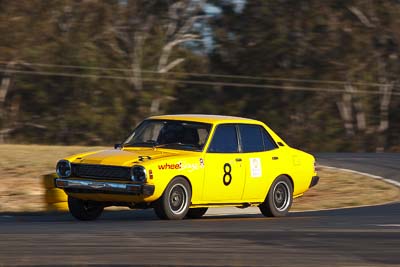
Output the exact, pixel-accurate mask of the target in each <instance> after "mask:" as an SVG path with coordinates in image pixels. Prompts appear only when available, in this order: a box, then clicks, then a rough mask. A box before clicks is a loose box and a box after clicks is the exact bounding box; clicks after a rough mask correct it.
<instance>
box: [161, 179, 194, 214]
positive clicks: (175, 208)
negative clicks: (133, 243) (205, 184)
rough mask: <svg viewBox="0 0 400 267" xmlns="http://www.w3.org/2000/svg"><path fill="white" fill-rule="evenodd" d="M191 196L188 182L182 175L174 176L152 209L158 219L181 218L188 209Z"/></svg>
mask: <svg viewBox="0 0 400 267" xmlns="http://www.w3.org/2000/svg"><path fill="white" fill-rule="evenodd" d="M191 198H192V191H191V189H190V185H189V182H188V181H187V180H186V179H184V178H182V177H176V178H174V179H173V180H172V181H171V182H170V183H169V184H168V186H167V188H166V189H165V191H164V193H163V194H162V196H161V197H160V198H159V199H158V200H157V201H156V203H155V205H154V211H155V213H156V215H157V216H158V217H159V218H160V219H163V220H181V219H183V218H184V217H185V216H186V214H187V212H188V210H189V206H190V200H191Z"/></svg>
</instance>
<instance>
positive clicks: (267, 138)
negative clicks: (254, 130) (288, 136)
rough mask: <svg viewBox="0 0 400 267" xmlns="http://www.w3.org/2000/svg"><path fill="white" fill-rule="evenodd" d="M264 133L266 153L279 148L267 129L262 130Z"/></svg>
mask: <svg viewBox="0 0 400 267" xmlns="http://www.w3.org/2000/svg"><path fill="white" fill-rule="evenodd" d="M261 131H262V133H263V141H264V148H265V151H268V150H273V149H276V148H278V146H277V145H276V143H275V141H274V140H273V139H272V137H271V136H270V135H269V134H268V133H267V131H266V130H265V129H261Z"/></svg>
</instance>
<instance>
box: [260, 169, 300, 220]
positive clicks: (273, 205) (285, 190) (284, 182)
mask: <svg viewBox="0 0 400 267" xmlns="http://www.w3.org/2000/svg"><path fill="white" fill-rule="evenodd" d="M292 202H293V186H292V183H291V182H290V180H289V178H288V177H287V176H279V177H278V178H276V179H275V181H274V182H273V183H272V185H271V187H270V189H269V192H268V195H267V197H266V198H265V200H264V202H263V203H262V204H260V206H259V208H260V211H261V213H262V214H263V215H264V216H269V217H271V216H272V217H282V216H286V215H287V214H288V213H289V209H290V207H291V206H292Z"/></svg>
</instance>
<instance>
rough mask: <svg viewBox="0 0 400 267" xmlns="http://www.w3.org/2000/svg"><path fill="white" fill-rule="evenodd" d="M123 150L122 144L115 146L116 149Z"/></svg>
mask: <svg viewBox="0 0 400 267" xmlns="http://www.w3.org/2000/svg"><path fill="white" fill-rule="evenodd" d="M121 148H122V144H114V149H121Z"/></svg>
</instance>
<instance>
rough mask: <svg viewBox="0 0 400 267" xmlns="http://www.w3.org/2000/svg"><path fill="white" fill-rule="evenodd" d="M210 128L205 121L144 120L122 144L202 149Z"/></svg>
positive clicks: (126, 145)
mask: <svg viewBox="0 0 400 267" xmlns="http://www.w3.org/2000/svg"><path fill="white" fill-rule="evenodd" d="M210 129H211V124H207V123H199V122H190V121H175V120H145V121H143V122H142V123H141V124H140V125H139V126H138V127H137V128H136V129H135V130H134V132H133V133H132V135H131V136H130V137H129V138H128V139H127V140H126V141H125V142H124V144H123V146H124V147H141V146H142V147H162V148H170V149H182V150H192V151H202V150H203V147H204V145H205V143H206V141H207V137H208V134H209V133H210Z"/></svg>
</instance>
